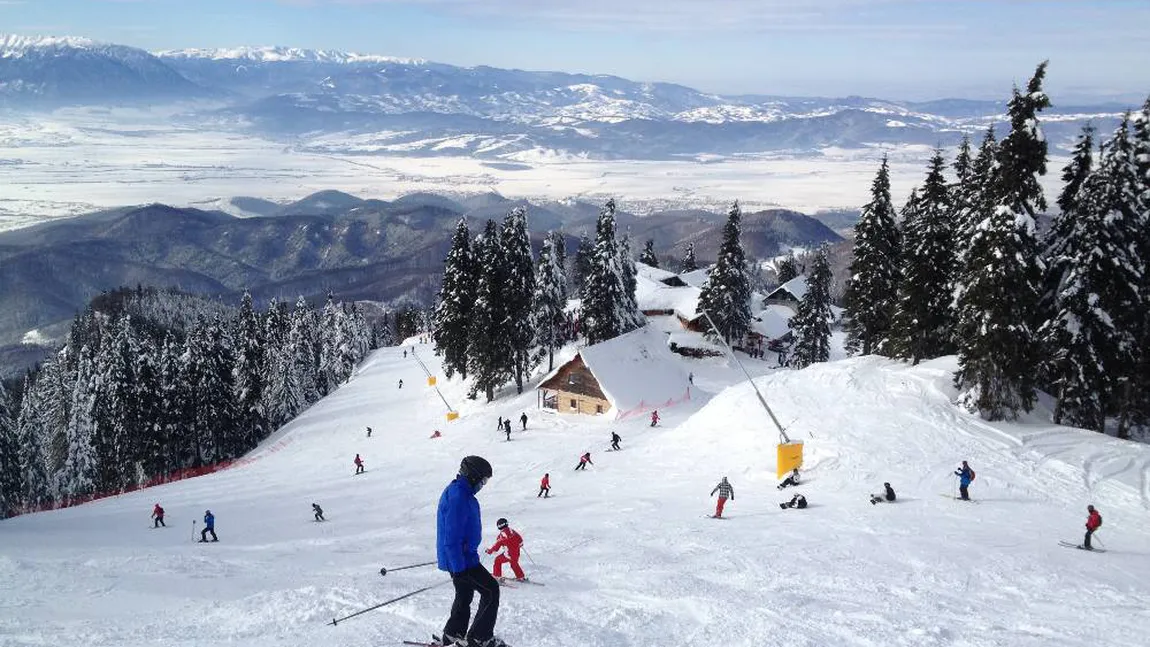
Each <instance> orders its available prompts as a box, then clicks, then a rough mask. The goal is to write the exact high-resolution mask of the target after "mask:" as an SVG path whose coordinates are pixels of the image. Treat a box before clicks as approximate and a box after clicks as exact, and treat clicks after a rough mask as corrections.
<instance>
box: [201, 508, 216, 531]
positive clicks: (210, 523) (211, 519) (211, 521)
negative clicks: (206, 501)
mask: <svg viewBox="0 0 1150 647" xmlns="http://www.w3.org/2000/svg"><path fill="white" fill-rule="evenodd" d="M204 527H206V528H213V529H214V528H215V527H216V515H214V514H212V513H210V512H208V513H206V514H205V515H204Z"/></svg>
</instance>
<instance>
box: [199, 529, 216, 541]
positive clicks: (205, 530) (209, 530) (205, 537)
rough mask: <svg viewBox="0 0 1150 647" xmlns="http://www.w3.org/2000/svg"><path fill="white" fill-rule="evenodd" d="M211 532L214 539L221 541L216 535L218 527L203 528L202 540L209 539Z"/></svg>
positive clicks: (201, 532)
mask: <svg viewBox="0 0 1150 647" xmlns="http://www.w3.org/2000/svg"><path fill="white" fill-rule="evenodd" d="M209 532H210V533H212V541H219V540H220V538H219V537H217V536H216V529H215V528H204V529H203V530H201V531H200V541H207V540H208V533H209Z"/></svg>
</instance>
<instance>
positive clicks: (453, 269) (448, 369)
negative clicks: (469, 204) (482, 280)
mask: <svg viewBox="0 0 1150 647" xmlns="http://www.w3.org/2000/svg"><path fill="white" fill-rule="evenodd" d="M477 283H478V277H477V276H476V271H475V260H474V258H473V257H472V249H471V232H470V230H468V228H467V219H466V218H460V219H459V222H457V223H455V234H454V235H453V236H452V238H451V251H449V252H448V253H447V258H446V259H445V260H444V262H443V285H442V287H441V288H440V290H439V298H438V300H437V301H436V304H435V330H433V331H432V333H431V334H432V338H433V339H434V340H435V352H436V353H438V354H439V355H441V356H442V357H443V372H444V374H445V375H446V376H447V379H451V377H452V376H453V375H455V373H457V372H458V373H459V376H460V378H462V379H464V380H466V379H467V349H468V347H469V346H470V344H471V311H472V308H473V307H474V305H475V288H476V284H477Z"/></svg>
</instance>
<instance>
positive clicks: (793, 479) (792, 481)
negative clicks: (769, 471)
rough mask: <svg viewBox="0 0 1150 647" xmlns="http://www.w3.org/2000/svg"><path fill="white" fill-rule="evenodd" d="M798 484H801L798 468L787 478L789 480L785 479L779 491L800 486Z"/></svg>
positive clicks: (780, 484)
mask: <svg viewBox="0 0 1150 647" xmlns="http://www.w3.org/2000/svg"><path fill="white" fill-rule="evenodd" d="M798 484H799V468H797V467H796V468H795V469H794V471H793V472H791V473H790V474H789V475H788V476H787V478H785V479H783V482H782V483H779V489H780V490H781V489H783V488H786V487H791V486H792V485H798Z"/></svg>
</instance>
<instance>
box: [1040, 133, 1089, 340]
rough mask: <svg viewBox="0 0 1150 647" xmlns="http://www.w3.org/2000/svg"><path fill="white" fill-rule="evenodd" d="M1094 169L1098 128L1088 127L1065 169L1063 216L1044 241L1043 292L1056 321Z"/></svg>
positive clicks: (1048, 312) (1061, 199)
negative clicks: (1071, 248) (1057, 299)
mask: <svg viewBox="0 0 1150 647" xmlns="http://www.w3.org/2000/svg"><path fill="white" fill-rule="evenodd" d="M1093 168H1094V126H1092V125H1090V124H1087V125H1086V126H1084V127H1083V128H1082V134H1081V135H1079V136H1078V143H1077V144H1075V146H1074V151H1073V153H1072V154H1071V157H1070V162H1069V163H1068V164H1067V165H1066V167H1065V168H1063V169H1062V193H1060V194H1059V196H1058V208H1059V212H1058V213H1057V214H1055V216H1054V219H1053V221H1052V222H1051V224H1050V229H1049V230H1047V232H1046V237H1045V239H1044V240H1043V262H1044V264H1045V265H1046V271H1045V281H1044V289H1043V299H1042V301H1043V306H1044V307H1043V311H1044V313H1045V314H1046V315H1047V318H1048V319H1049V318H1052V317H1053V315H1054V313H1055V311H1056V308H1057V307H1056V306H1055V305H1054V298H1055V295H1056V294H1057V292H1058V290H1059V285H1061V283H1062V279H1063V277H1064V275H1065V274H1066V270H1067V264H1068V263H1069V262H1070V261H1071V259H1072V258H1073V255H1072V254H1068V253H1067V251H1066V249H1067V245H1069V244H1070V240H1071V237H1072V236H1074V228H1075V226H1076V224H1077V222H1078V221H1079V219H1080V218H1082V215H1083V209H1084V208H1088V207H1086V205H1084V204H1083V199H1084V197H1085V191H1084V189H1085V187H1086V179H1087V178H1088V177H1089V176H1090V173H1091V171H1092V170H1093Z"/></svg>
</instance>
